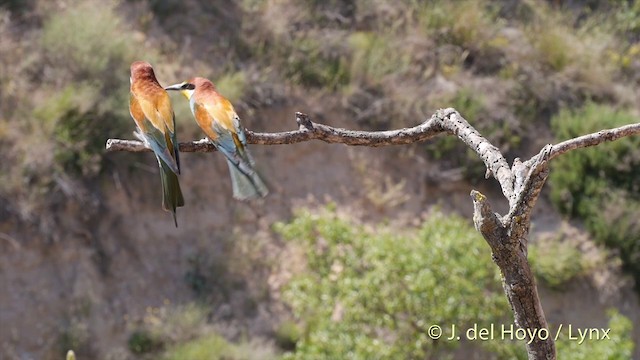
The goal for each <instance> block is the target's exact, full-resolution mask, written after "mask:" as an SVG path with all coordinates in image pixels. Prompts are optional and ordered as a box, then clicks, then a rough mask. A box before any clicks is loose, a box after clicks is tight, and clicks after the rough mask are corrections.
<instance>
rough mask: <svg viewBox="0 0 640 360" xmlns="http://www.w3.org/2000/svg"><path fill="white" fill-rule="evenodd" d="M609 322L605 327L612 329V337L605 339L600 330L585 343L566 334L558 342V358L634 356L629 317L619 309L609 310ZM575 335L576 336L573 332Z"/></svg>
mask: <svg viewBox="0 0 640 360" xmlns="http://www.w3.org/2000/svg"><path fill="white" fill-rule="evenodd" d="M608 316H609V324H608V325H607V326H605V327H604V329H610V331H609V337H610V339H603V337H602V336H603V334H602V332H601V331H600V332H599V333H598V336H599V338H598V336H596V334H592V335H591V338H589V336H587V338H586V340H585V341H584V342H583V343H579V342H578V341H576V340H575V339H574V340H569V339H568V338H567V337H565V336H568V335H566V334H563V335H565V336H561V337H560V339H559V340H558V341H557V342H556V348H557V355H558V359H576V360H579V359H608V360H626V359H632V358H633V348H634V345H633V338H632V334H633V323H632V322H631V320H629V318H627V317H625V316H624V315H622V314H620V313H619V312H618V311H617V310H615V309H611V310H609V311H608ZM573 336H576V335H575V334H573Z"/></svg>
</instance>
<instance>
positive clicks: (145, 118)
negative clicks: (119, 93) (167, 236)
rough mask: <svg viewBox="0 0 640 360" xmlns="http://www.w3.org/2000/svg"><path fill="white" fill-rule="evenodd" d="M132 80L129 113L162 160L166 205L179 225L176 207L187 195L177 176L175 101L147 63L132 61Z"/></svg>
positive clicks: (178, 169) (139, 131)
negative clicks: (183, 192)
mask: <svg viewBox="0 0 640 360" xmlns="http://www.w3.org/2000/svg"><path fill="white" fill-rule="evenodd" d="M130 80H131V93H130V97H129V112H130V113H131V117H132V118H133V120H134V121H135V123H136V125H137V126H138V133H139V134H138V136H139V137H140V138H141V140H143V141H144V142H145V143H146V144H147V145H148V146H149V147H150V148H151V149H152V150H153V152H154V153H155V155H156V158H157V159H158V165H159V166H160V180H161V181H162V208H163V209H164V210H167V211H171V213H172V214H173V222H174V223H175V225H176V227H178V221H177V219H176V208H178V207H180V206H184V198H183V197H182V190H180V183H179V182H178V175H177V174H179V173H180V158H179V155H178V141H177V139H176V128H175V115H174V113H173V108H172V107H171V100H170V99H169V94H167V92H166V91H165V90H164V89H163V88H162V86H160V84H159V83H158V80H157V79H156V75H155V74H154V72H153V68H152V67H151V65H150V64H149V63H147V62H144V61H136V62H134V63H133V64H131V78H130Z"/></svg>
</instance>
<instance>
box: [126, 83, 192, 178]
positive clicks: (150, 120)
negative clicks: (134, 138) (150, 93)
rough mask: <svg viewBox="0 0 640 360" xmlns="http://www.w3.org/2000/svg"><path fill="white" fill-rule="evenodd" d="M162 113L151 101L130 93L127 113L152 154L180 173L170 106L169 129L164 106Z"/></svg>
mask: <svg viewBox="0 0 640 360" xmlns="http://www.w3.org/2000/svg"><path fill="white" fill-rule="evenodd" d="M167 97H168V95H167ZM163 111H164V114H162V113H161V112H160V111H159V110H158V109H157V108H156V107H155V106H154V104H153V103H152V102H151V101H149V100H148V99H145V98H141V97H138V96H136V94H135V93H134V92H131V96H130V99H129V112H130V113H131V117H132V118H133V120H134V121H135V122H136V124H137V125H138V128H139V129H140V132H141V133H142V135H143V136H144V137H145V139H146V140H147V142H148V143H149V146H151V149H152V150H153V152H154V153H155V154H156V155H157V156H158V157H159V158H160V159H162V160H163V161H164V162H165V163H166V164H167V165H168V166H169V167H170V168H171V170H173V171H174V172H176V173H180V169H179V160H178V151H177V146H176V145H177V141H176V137H175V131H174V124H173V121H174V120H173V110H171V104H169V111H170V113H171V117H170V118H169V119H170V121H169V122H170V123H171V128H169V127H168V126H167V125H166V123H165V120H164V117H163V116H167V113H166V111H167V109H166V106H165V107H164V109H163Z"/></svg>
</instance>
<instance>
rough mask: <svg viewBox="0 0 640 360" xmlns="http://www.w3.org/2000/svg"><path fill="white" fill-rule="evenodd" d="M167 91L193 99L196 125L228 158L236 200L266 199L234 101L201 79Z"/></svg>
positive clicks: (172, 87)
mask: <svg viewBox="0 0 640 360" xmlns="http://www.w3.org/2000/svg"><path fill="white" fill-rule="evenodd" d="M165 89H166V90H178V91H180V92H181V93H182V94H183V95H184V96H185V97H186V98H187V99H188V100H189V105H190V107H191V112H192V113H193V116H194V117H195V119H196V122H197V123H198V125H199V126H200V128H201V129H202V131H204V133H205V135H206V136H207V137H208V138H209V140H210V141H211V142H212V143H213V145H214V146H215V147H216V149H218V151H220V152H221V153H222V154H223V155H224V156H225V157H226V159H227V165H228V166H229V172H230V174H231V184H232V188H233V197H234V198H236V199H239V200H245V199H250V198H256V197H260V196H266V195H267V193H268V192H269V191H268V190H267V187H266V185H265V184H264V182H263V181H262V179H260V176H259V175H258V173H257V172H256V171H255V169H254V161H253V158H252V157H251V155H250V154H249V151H248V149H247V138H246V136H245V133H244V129H243V128H242V125H241V124H240V118H239V117H238V115H237V114H236V111H235V110H234V109H233V105H231V102H229V100H227V99H226V98H225V97H224V96H222V95H220V93H218V92H217V91H216V88H215V86H214V85H213V83H212V82H211V81H209V80H207V79H204V78H201V77H196V78H193V79H190V80H188V81H186V82H183V83H180V84H175V85H171V86H167V87H166V88H165Z"/></svg>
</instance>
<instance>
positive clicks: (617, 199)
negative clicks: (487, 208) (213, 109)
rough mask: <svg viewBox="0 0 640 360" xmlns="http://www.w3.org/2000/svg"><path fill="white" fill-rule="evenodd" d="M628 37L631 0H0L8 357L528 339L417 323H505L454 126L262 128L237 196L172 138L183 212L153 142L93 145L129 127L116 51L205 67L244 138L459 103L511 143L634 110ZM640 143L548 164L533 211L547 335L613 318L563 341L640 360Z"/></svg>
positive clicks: (350, 348)
mask: <svg viewBox="0 0 640 360" xmlns="http://www.w3.org/2000/svg"><path fill="white" fill-rule="evenodd" d="M639 40H640V2H636V1H632V0H553V1H544V0H494V1H489V0H477V1H474V0H455V1H454V0H452V1H445V0H432V1H419V0H327V1H316V0H298V1H296V0H242V1H231V0H216V1H203V0H121V1H112V0H107V1H101V0H54V1H50V0H2V1H0V152H1V153H2V160H1V161H0V284H2V288H3V291H2V292H0V324H1V326H0V358H3V359H5V358H6V359H60V358H62V357H63V355H64V354H65V353H66V351H67V350H68V349H74V350H75V352H76V354H77V356H78V359H81V360H82V359H158V358H161V359H277V358H284V359H294V358H299V359H309V358H314V359H315V358H317V359H320V358H327V359H335V358H344V357H350V358H353V359H372V358H385V359H391V358H406V359H425V358H430V359H440V358H447V357H448V358H459V359H469V358H477V359H485V358H499V359H502V358H504V359H511V358H526V356H525V354H524V346H523V344H522V343H519V342H511V341H502V340H495V341H487V342H473V341H461V342H446V341H442V340H441V341H433V340H432V339H430V338H429V337H428V336H427V329H428V327H429V326H430V325H432V324H438V325H442V326H444V327H447V326H450V324H456V326H458V327H460V328H465V327H468V326H473V324H478V325H479V326H486V325H488V324H492V323H493V324H497V326H499V325H500V324H510V323H511V321H512V315H511V313H510V310H509V307H508V304H507V302H506V299H505V297H504V295H503V294H502V290H501V287H500V283H499V274H498V273H497V268H496V267H495V266H494V264H493V263H492V262H491V255H490V251H489V248H488V246H486V244H485V243H484V240H483V239H482V238H481V237H480V235H479V234H478V233H476V232H475V230H474V229H473V228H472V226H471V217H470V215H471V211H472V210H471V201H470V199H469V198H468V194H469V191H470V190H471V189H472V188H477V189H479V190H481V191H483V192H485V193H488V194H494V195H496V198H497V197H498V196H499V190H498V189H497V186H496V184H495V183H494V182H493V181H490V180H484V176H483V175H484V169H483V166H482V163H481V162H480V161H479V160H478V159H477V158H476V157H475V155H474V154H473V153H471V152H469V151H468V150H467V149H465V147H464V146H462V144H461V143H460V142H458V141H457V140H456V139H455V138H450V137H447V138H439V139H437V140H435V141H430V142H427V143H422V144H413V145H409V146H401V147H394V148H375V149H374V148H346V147H343V146H338V145H327V144H322V143H315V142H310V143H304V144H297V145H289V146H268V147H267V146H256V145H254V146H252V152H253V154H254V156H255V158H256V161H257V163H258V165H259V167H260V170H261V171H262V173H263V174H264V177H265V178H266V179H267V180H268V182H269V185H270V187H271V189H272V193H271V194H270V196H269V197H267V198H266V199H264V200H263V201H254V202H249V203H241V202H236V201H233V200H232V199H231V195H230V194H231V189H230V182H229V179H228V174H227V169H226V165H225V163H224V160H223V159H222V158H221V157H220V156H218V154H185V155H184V156H183V157H182V160H183V167H184V174H183V175H182V176H181V182H182V184H183V191H184V193H185V197H186V200H187V206H186V207H185V208H183V209H180V210H179V212H178V221H179V224H180V227H179V228H178V229H176V228H174V227H173V222H172V220H171V217H170V215H169V214H167V213H164V212H163V211H162V210H161V208H160V185H159V182H158V176H157V168H156V164H155V159H154V158H153V156H152V155H151V154H139V153H138V154H126V153H110V154H106V153H105V152H104V143H105V140H106V139H107V138H117V137H119V138H131V137H132V136H131V132H132V131H133V129H134V124H133V122H132V121H131V120H130V118H129V114H128V108H127V104H128V103H127V97H128V86H129V81H128V76H129V75H128V71H129V64H130V63H131V62H132V61H134V60H138V59H144V60H147V61H150V62H151V63H152V64H153V65H154V67H155V69H156V74H157V75H158V78H159V80H160V82H161V83H162V84H163V85H167V84H170V83H174V82H178V81H182V80H184V79H186V78H188V77H191V76H194V75H200V76H205V77H209V78H211V79H213V80H214V82H215V83H216V84H217V86H218V88H219V90H220V91H221V92H222V93H223V94H224V95H226V96H227V97H229V98H230V99H231V100H232V101H233V102H234V103H235V104H236V107H237V109H238V111H239V113H240V115H241V118H242V119H243V122H244V125H245V126H246V127H247V128H249V129H251V130H254V131H269V132H272V131H281V130H290V129H293V128H294V127H295V122H294V116H293V114H294V111H303V112H306V113H309V114H310V115H311V116H312V119H313V120H315V121H318V122H323V123H326V124H329V125H333V126H341V127H347V128H354V129H366V130H380V129H392V128H398V127H406V126H413V125H416V124H418V123H420V122H422V121H423V120H424V119H425V118H426V117H428V116H430V115H431V114H432V113H433V112H434V111H435V110H436V109H438V108H443V107H454V108H456V109H457V110H459V111H460V112H461V113H462V115H463V116H464V117H465V118H466V119H467V120H468V121H469V122H470V123H471V124H472V125H474V126H475V127H476V128H477V129H478V130H480V131H481V132H482V133H483V134H484V135H485V136H486V137H488V138H489V139H490V140H491V141H492V142H493V143H494V144H496V145H497V146H499V147H500V149H501V150H502V151H503V152H504V153H505V154H506V155H507V157H508V159H509V161H511V160H513V158H514V157H515V156H520V157H522V158H528V157H529V156H531V155H533V154H535V153H536V152H537V151H538V150H539V149H540V147H541V146H542V145H544V144H546V143H550V142H551V143H552V142H556V141H560V140H564V139H567V138H570V137H573V136H577V135H581V134H585V133H588V132H592V131H596V130H598V129H601V128H608V127H614V126H618V125H621V124H626V123H631V122H638V121H640V120H639V118H638V110H639V109H638V104H637V99H638V83H639V82H640V42H639ZM173 99H174V107H175V109H176V115H177V122H178V135H179V138H180V140H182V141H188V140H193V139H199V138H201V137H202V135H201V133H200V132H199V130H198V129H197V126H196V125H195V122H193V121H192V120H191V115H190V113H189V110H188V106H187V104H186V102H185V101H184V100H183V99H181V98H179V97H178V96H176V97H175V98H173ZM639 145H640V140H639V139H638V138H628V139H624V140H621V141H617V142H615V143H612V144H607V145H603V146H599V147H597V148H594V149H588V150H581V151H576V152H574V153H571V154H568V155H566V156H563V157H562V158H561V159H558V160H557V161H555V163H554V164H553V169H552V173H551V178H550V184H549V186H547V188H546V190H545V192H544V194H543V198H542V199H541V201H540V202H539V204H538V208H537V210H536V212H535V213H534V216H533V229H532V233H531V235H530V241H531V243H532V245H531V249H530V254H529V255H530V258H531V261H532V263H533V267H534V271H535V273H536V276H537V279H538V282H539V283H540V286H541V287H542V288H541V300H542V304H543V307H544V309H545V313H546V315H547V317H548V320H549V322H550V324H551V327H552V329H555V328H557V326H559V325H560V324H563V325H564V326H567V325H568V324H572V325H573V326H574V327H581V328H593V327H597V328H603V327H604V328H608V327H610V328H611V337H612V340H611V341H587V342H585V343H583V344H577V343H576V342H575V341H570V340H569V339H568V338H567V336H566V335H568V334H567V333H564V334H565V336H563V337H562V338H561V339H560V341H559V342H558V352H559V358H561V359H604V358H606V359H629V358H632V357H635V358H640V350H639V349H640V346H639V345H640V332H639V330H638V328H639V325H640V305H639V302H638V288H639V287H638V284H640V241H639V240H640V220H639V219H640V182H638V178H639V175H640V174H639V171H640V170H639V169H640V150H639V149H640V146H639ZM497 206H498V207H499V208H500V209H499V210H504V209H506V204H497ZM445 334H446V333H445ZM634 355H635V356H634Z"/></svg>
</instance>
